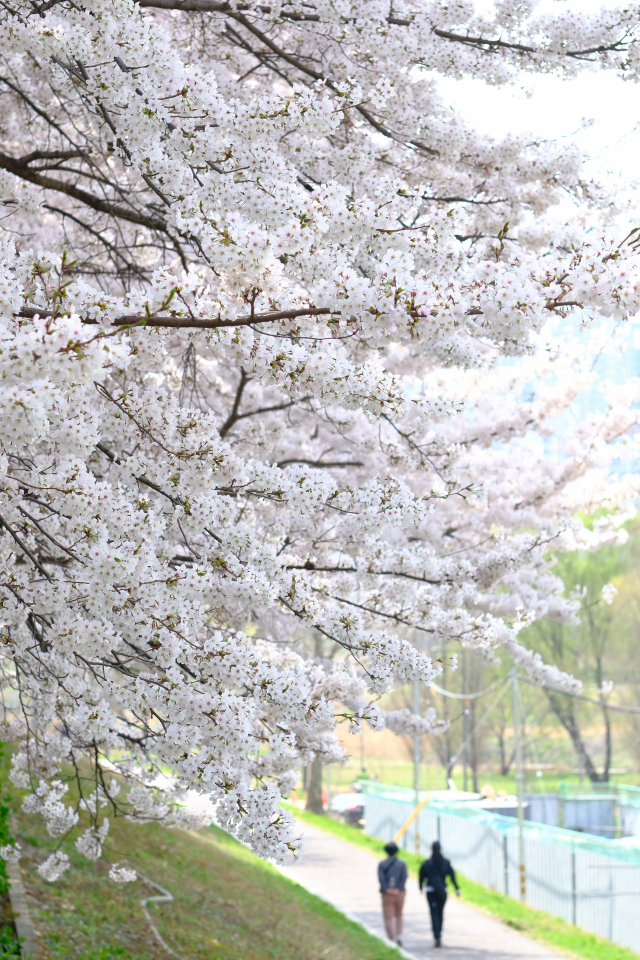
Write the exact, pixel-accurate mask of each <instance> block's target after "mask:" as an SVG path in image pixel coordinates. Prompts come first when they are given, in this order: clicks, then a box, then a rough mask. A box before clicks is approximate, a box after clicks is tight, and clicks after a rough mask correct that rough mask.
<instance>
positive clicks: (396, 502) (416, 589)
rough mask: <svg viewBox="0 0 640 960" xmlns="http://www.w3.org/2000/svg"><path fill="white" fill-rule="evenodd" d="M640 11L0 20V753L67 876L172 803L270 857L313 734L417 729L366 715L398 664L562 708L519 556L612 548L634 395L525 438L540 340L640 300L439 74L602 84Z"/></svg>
mask: <svg viewBox="0 0 640 960" xmlns="http://www.w3.org/2000/svg"><path fill="white" fill-rule="evenodd" d="M639 9H640V8H639V7H638V6H637V5H631V6H628V7H625V8H624V10H617V11H608V12H605V13H602V14H600V15H599V16H594V17H586V16H583V15H580V14H577V13H575V12H571V11H568V10H565V8H564V7H563V8H562V12H561V13H560V15H545V16H542V17H538V18H536V15H535V10H534V4H532V3H520V2H518V3H516V2H509V0H504V2H500V3H497V4H496V6H495V9H494V10H493V12H492V13H491V15H490V16H488V17H486V18H483V17H478V16H476V15H475V14H474V11H473V7H472V5H471V4H468V3H461V2H460V3H455V2H454V3H448V4H440V3H429V2H426V0H415V2H413V0H412V2H410V3H394V4H393V5H390V4H389V3H388V2H386V3H379V2H376V0H370V2H368V3H366V4H364V3H356V2H355V0H354V2H352V3H350V2H347V0H345V2H334V3H325V2H323V0H318V2H317V3H304V4H299V5H296V4H293V3H292V4H287V3H278V2H275V3H268V4H261V3H257V4H252V3H244V2H239V0H238V2H223V0H140V2H138V3H136V2H133V0H111V2H110V3H108V4H107V3H102V2H99V0H86V2H85V0H79V2H78V0H73V2H72V0H42V2H38V0H31V2H26V0H24V2H23V0H17V2H15V3H7V4H5V5H4V6H3V10H2V13H1V14H0V37H1V40H2V49H3V69H2V74H1V76H0V89H1V91H2V99H1V100H0V103H1V105H2V118H3V119H2V141H3V144H2V148H1V152H0V169H1V170H2V175H1V176H2V187H3V190H2V203H3V211H4V217H3V219H2V221H1V224H2V228H3V233H2V239H1V242H2V247H1V251H0V256H1V282H0V307H1V311H0V312H1V317H2V319H1V325H0V367H1V370H2V381H1V386H0V390H1V391H2V407H1V411H0V445H1V451H2V457H1V475H2V486H1V491H0V525H1V531H0V555H1V561H2V566H1V572H0V598H1V602H2V624H3V626H2V634H1V636H2V676H3V689H4V705H5V727H4V734H3V736H4V737H5V739H12V740H16V741H18V743H19V744H20V746H19V749H18V750H17V752H16V753H15V755H14V759H13V772H12V777H13V782H14V783H15V784H16V785H18V786H20V787H23V788H28V789H29V790H30V792H29V793H28V795H27V797H26V800H25V801H24V805H25V809H26V810H28V811H31V812H34V813H39V814H41V815H42V816H43V817H44V819H45V821H46V824H47V829H48V831H49V833H50V835H51V836H53V837H60V838H63V837H64V836H66V835H67V834H68V833H69V832H70V831H74V830H75V829H76V827H77V824H78V820H79V811H80V810H83V811H85V813H86V814H88V816H89V818H90V826H89V827H88V828H87V829H85V830H84V832H83V833H82V834H81V835H79V836H78V838H77V841H76V842H77V847H78V849H79V850H80V852H81V853H83V854H84V855H85V856H87V857H88V858H89V859H97V858H98V857H100V856H101V854H102V847H103V843H104V840H105V838H106V835H107V831H108V820H107V819H106V818H105V816H104V815H105V813H109V814H110V815H127V816H130V817H133V818H138V819H140V820H149V819H160V820H163V821H164V822H166V823H169V824H184V823H192V822H194V818H195V817H196V814H195V813H193V812H192V811H191V809H190V808H189V807H188V806H185V805H184V804H183V803H182V802H181V800H182V798H183V796H184V791H186V790H190V791H192V792H193V791H195V792H197V793H200V794H202V795H204V796H205V797H209V798H211V800H212V801H213V803H214V804H215V809H216V815H217V817H218V819H219V821H220V822H221V823H222V824H224V825H225V826H226V827H227V828H228V829H230V830H233V831H235V832H236V833H237V835H238V836H239V837H241V838H242V839H243V840H245V841H247V842H248V843H250V844H251V846H252V848H253V849H254V850H255V851H256V852H258V853H259V854H260V855H262V856H271V857H275V858H276V859H281V858H282V857H283V856H284V855H285V854H286V853H287V851H289V850H292V851H294V852H295V851H297V850H299V849H300V846H301V840H300V838H299V837H298V834H297V830H296V827H295V824H294V822H293V820H292V818H291V817H290V816H289V814H287V813H286V812H285V811H284V810H283V809H282V808H281V807H280V806H279V802H280V797H281V794H282V792H285V791H287V790H288V789H290V787H291V786H292V784H293V779H294V778H295V773H293V772H292V771H295V770H296V769H298V768H299V766H300V764H303V763H308V762H311V760H312V759H313V758H314V757H315V758H320V759H321V760H323V761H330V762H336V761H338V760H339V759H340V758H341V756H342V754H341V750H340V748H339V746H338V742H337V739H336V737H335V735H334V730H335V725H336V723H337V722H346V723H349V724H350V725H351V728H352V730H353V731H354V732H357V730H358V729H359V728H360V726H361V724H362V723H370V724H371V725H372V726H373V727H378V728H379V727H381V726H383V725H384V724H385V720H386V722H387V723H388V725H389V727H390V728H391V729H393V730H395V731H396V732H400V733H403V732H404V733H408V734H410V735H413V736H417V735H420V734H422V733H427V732H430V731H432V730H434V729H437V727H438V723H439V721H438V719H437V717H435V715H431V714H429V715H428V716H427V717H423V718H418V717H414V716H412V715H411V714H409V713H406V714H405V713H403V712H402V711H394V712H393V713H390V714H389V715H388V717H387V718H385V714H384V711H382V710H381V709H380V708H379V706H378V700H379V698H380V696H381V695H382V694H384V693H385V692H387V691H388V690H390V688H391V687H392V685H393V684H394V683H397V682H400V683H403V682H406V681H409V680H413V679H417V680H418V681H419V682H421V683H424V684H427V683H429V682H430V681H432V680H433V679H434V678H435V677H436V676H437V675H438V673H439V672H440V670H441V669H442V665H441V663H440V662H438V658H437V657H434V658H431V657H430V656H429V655H428V654H427V653H424V652H421V650H420V649H419V644H416V643H414V642H411V639H412V638H415V637H416V636H423V637H424V638H425V643H426V645H427V646H429V647H434V646H437V645H438V644H445V643H446V644H447V645H448V649H449V650H452V649H454V644H456V643H458V644H462V645H466V646H470V647H476V648H479V649H481V650H483V651H484V652H485V653H486V655H487V656H489V657H490V656H493V655H495V652H496V651H498V650H499V649H504V650H506V652H507V653H508V654H509V655H510V656H512V657H513V658H514V659H515V660H516V662H518V663H519V664H520V665H521V667H522V669H526V670H528V671H529V672H530V674H531V675H532V676H533V677H534V678H538V679H543V680H545V682H550V683H553V684H555V685H556V686H559V687H563V688H570V689H571V688H573V687H576V686H578V685H579V684H578V681H576V680H574V679H573V678H571V677H569V676H567V675H566V674H562V673H561V672H560V671H558V670H557V669H555V668H554V667H553V665H547V664H545V663H543V662H542V660H541V659H540V657H539V656H537V655H534V654H532V653H531V652H529V651H528V650H527V649H526V648H524V647H523V646H522V645H520V644H519V643H518V640H517V635H518V631H519V629H520V628H521V627H522V626H523V625H524V624H526V623H529V622H531V621H532V620H533V619H536V618H542V617H545V616H551V617H554V618H556V619H559V620H563V619H564V620H566V619H570V618H571V617H572V616H574V613H575V603H574V602H573V601H572V600H571V599H567V598H565V597H564V596H563V594H562V583H561V582H560V580H559V579H558V578H557V577H555V576H554V574H553V571H552V569H551V566H550V561H549V559H548V553H549V550H550V549H551V548H553V549H554V550H559V549H560V550H562V549H566V550H572V549H576V548H584V549H596V548H597V547H598V546H599V545H601V544H602V543H605V542H606V543H610V542H615V541H616V539H619V538H620V537H622V536H623V535H624V534H623V532H621V524H622V522H623V520H624V518H625V516H626V514H625V512H624V510H625V504H627V503H628V501H629V500H630V498H632V497H633V496H634V495H635V494H636V492H637V489H638V483H637V480H636V478H635V477H634V476H633V475H622V474H620V473H619V474H618V475H617V476H615V477H613V478H612V476H611V472H610V464H611V463H612V461H613V460H614V459H617V460H619V459H620V457H621V456H622V455H623V454H622V452H621V451H623V450H624V451H627V452H629V451H631V452H632V453H633V451H634V441H633V437H632V436H631V434H630V431H631V428H633V427H634V425H635V424H636V421H637V413H636V412H635V411H634V404H635V403H636V401H637V400H638V399H639V398H640V388H639V386H638V384H637V383H630V384H627V385H625V386H624V387H623V388H613V387H608V388H607V391H608V392H607V393H606V398H605V405H604V410H603V412H602V413H600V414H598V415H595V414H594V415H592V416H591V417H589V418H587V419H586V420H583V421H582V422H580V423H577V424H575V425H574V426H573V427H572V428H571V429H569V428H565V429H563V434H562V437H561V438H560V439H559V440H558V443H557V444H556V445H555V446H553V445H550V444H549V442H548V439H547V438H548V436H549V434H550V433H551V432H552V431H553V423H554V421H557V418H558V417H559V416H560V415H561V414H562V413H563V411H566V410H567V409H568V408H570V406H571V404H572V402H573V401H574V399H575V397H576V396H577V395H578V394H579V393H580V392H581V391H582V390H584V389H588V388H591V387H592V385H593V381H594V376H593V373H592V366H593V364H592V363H591V359H592V357H591V356H590V350H597V349H598V345H597V342H594V345H593V346H589V343H588V342H587V340H586V338H583V341H582V343H581V344H580V346H579V347H578V348H576V347H575V345H574V344H572V342H571V341H569V340H567V341H563V342H559V343H558V344H552V342H551V341H550V340H549V334H548V333H547V331H548V329H549V324H550V322H551V321H553V320H554V318H556V320H557V318H559V319H560V320H562V318H566V317H567V316H568V314H570V313H571V312H572V311H574V310H576V309H580V310H582V311H583V316H584V317H588V318H591V319H592V320H594V321H597V320H598V318H610V319H611V320H613V321H614V322H621V321H624V320H626V319H627V317H628V316H629V315H630V314H632V313H633V312H634V311H635V310H636V309H637V306H638V300H639V297H640V286H639V283H638V273H637V257H636V248H635V241H636V240H637V238H638V233H637V232H636V231H632V232H631V233H629V234H628V235H627V236H626V237H624V239H622V237H623V236H624V234H620V232H619V230H618V229H617V227H616V226H615V224H614V222H613V221H614V220H615V216H616V214H617V211H618V209H619V206H618V201H617V199H616V197H615V196H614V195H613V194H612V192H611V191H610V190H609V189H608V187H607V186H606V185H602V184H596V183H593V182H591V181H588V180H587V179H586V178H585V176H584V175H583V173H582V164H583V157H582V156H581V155H580V152H579V150H578V149H577V148H575V147H574V146H567V145H566V144H565V145H564V146H563V147H562V149H559V148H558V146H557V145H556V144H554V143H550V142H545V141H543V140H540V139H536V138H534V137H531V138H525V137H519V136H512V137H508V138H507V139H506V140H504V141H501V142H497V141H494V140H492V139H490V138H486V137H482V136H480V135H479V134H478V133H477V132H475V131H474V130H473V129H471V128H469V127H468V126H466V125H465V124H464V123H463V122H462V120H461V119H460V118H459V117H458V116H456V115H455V114H454V113H453V112H452V111H450V110H449V109H447V108H446V105H445V104H444V103H443V102H442V100H441V97H440V94H439V90H438V76H448V77H455V78H461V77H475V78H480V79H482V80H485V81H486V82H488V83H492V84H509V83H516V82H518V81H519V79H520V78H521V77H522V75H526V74H527V73H539V72H549V73H555V74H558V75H561V76H565V77H571V76H575V75H576V74H577V73H578V72H579V71H581V70H598V69H609V70H616V71H619V72H620V73H621V75H623V76H624V77H625V78H627V79H628V80H630V81H634V80H636V79H637V73H638V62H639V61H638V45H637V36H638V16H639V14H638V11H639ZM560 209H561V211H562V214H561V215H560V214H559V210H560ZM587 222H588V223H589V225H590V232H589V236H588V238H587V236H586V234H585V223H587ZM587 240H588V242H587ZM558 322H559V321H558ZM505 357H506V358H509V359H508V360H504V359H501V358H505ZM602 507H605V511H604V515H601V517H600V519H599V520H598V521H597V522H596V524H595V525H594V527H593V528H590V527H587V526H585V525H584V524H583V523H582V521H581V520H579V519H576V513H577V511H578V510H581V511H583V512H590V511H593V510H595V509H597V508H598V509H599V508H602ZM309 637H319V638H322V640H323V643H325V644H326V645H327V648H329V647H331V648H332V649H333V650H334V653H335V655H333V656H332V657H329V658H327V657H325V659H324V660H323V659H322V658H314V657H311V656H309V655H307V653H306V652H305V651H307V650H308V644H307V641H308V638H309ZM68 769H74V770H75V771H76V772H77V791H78V795H79V799H78V801H77V802H75V801H74V802H68V801H66V800H65V791H66V789H67V784H66V783H65V782H63V780H64V776H63V773H61V771H66V770H68ZM167 771H170V773H168V772H167ZM61 777H62V779H61ZM123 787H124V789H123ZM4 852H5V854H6V855H7V856H12V855H13V853H12V852H11V851H6V850H5V851H4ZM67 865H68V860H67V858H66V856H65V854H64V853H63V852H61V851H57V852H56V853H55V854H53V855H52V856H51V858H50V859H49V860H48V861H46V863H45V864H43V865H42V867H41V872H42V873H43V875H44V876H45V877H47V879H50V880H53V879H55V878H56V877H57V876H59V875H60V873H62V872H63V870H64V869H66V867H67ZM110 875H111V877H112V879H113V880H115V881H117V882H126V881H127V880H131V879H133V877H134V874H133V873H132V871H130V870H128V869H127V868H123V867H120V866H119V865H117V864H116V865H114V866H113V867H112V869H111V873H110Z"/></svg>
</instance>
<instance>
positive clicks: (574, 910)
mask: <svg viewBox="0 0 640 960" xmlns="http://www.w3.org/2000/svg"><path fill="white" fill-rule="evenodd" d="M577 905H578V894H577V891H576V851H575V849H573V848H572V849H571V923H572V924H573V925H574V927H575V925H576V916H577Z"/></svg>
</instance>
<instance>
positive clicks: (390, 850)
mask: <svg viewBox="0 0 640 960" xmlns="http://www.w3.org/2000/svg"><path fill="white" fill-rule="evenodd" d="M384 852H385V853H386V854H388V855H389V856H390V857H395V855H396V853H397V852H398V844H397V843H394V842H393V840H392V841H391V843H387V844H386V845H385V847H384Z"/></svg>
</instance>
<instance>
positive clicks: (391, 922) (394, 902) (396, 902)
mask: <svg viewBox="0 0 640 960" xmlns="http://www.w3.org/2000/svg"><path fill="white" fill-rule="evenodd" d="M403 907H404V890H403V891H402V893H383V894H382V915H383V916H384V925H385V927H386V929H387V936H388V937H389V940H397V939H398V937H399V936H401V934H402V908H403Z"/></svg>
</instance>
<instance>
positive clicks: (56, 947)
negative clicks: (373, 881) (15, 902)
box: [20, 818, 400, 960]
mask: <svg viewBox="0 0 640 960" xmlns="http://www.w3.org/2000/svg"><path fill="white" fill-rule="evenodd" d="M20 833H21V840H22V842H23V845H25V841H27V844H28V846H27V854H28V857H27V859H26V861H23V876H24V878H25V882H26V885H27V887H28V890H29V893H30V894H31V895H32V897H33V898H34V899H35V901H36V902H37V904H38V907H39V909H38V910H37V911H36V913H35V921H36V924H37V927H38V929H39V931H40V933H41V935H42V939H43V942H44V945H45V946H46V949H47V951H48V957H47V960H157V958H158V957H159V956H160V955H161V954H163V953H164V952H163V951H161V950H160V948H159V946H158V944H157V943H156V942H155V940H154V939H153V936H152V934H151V932H150V930H149V927H148V925H147V924H146V922H145V920H144V917H143V915H142V911H141V909H140V898H141V897H145V896H154V895H155V894H156V893H157V891H155V890H153V889H151V888H150V887H149V886H148V885H146V884H144V883H142V882H136V883H135V884H127V885H124V886H119V885H116V884H114V883H112V882H111V881H109V880H108V879H107V877H106V872H107V870H108V867H107V866H105V865H104V864H102V863H101V862H98V863H97V864H92V863H89V861H87V860H86V859H84V858H83V857H81V856H80V855H79V854H78V853H77V852H76V851H75V849H74V848H73V846H72V845H71V844H69V845H65V847H64V848H63V849H65V852H67V853H68V854H69V857H70V858H71V860H72V862H73V869H72V870H69V871H68V872H67V873H66V874H64V875H63V877H62V878H61V879H60V880H58V881H57V882H56V883H53V884H51V883H47V882H46V881H44V880H42V879H41V878H40V877H39V875H38V874H37V873H36V871H35V866H36V864H37V863H38V862H40V861H42V860H43V859H44V858H45V856H46V855H47V852H48V849H52V848H53V843H52V841H50V840H49V839H48V838H47V840H45V839H44V835H43V833H42V831H41V828H39V826H38V825H37V824H36V823H35V821H30V822H28V821H26V818H23V820H22V825H21V830H20ZM105 853H106V855H107V857H108V859H109V860H110V861H111V862H116V861H120V862H123V861H126V862H128V863H129V864H130V865H131V866H133V867H134V868H135V869H137V870H139V872H140V873H142V874H144V875H146V876H148V877H149V878H150V879H151V880H155V881H156V882H157V883H160V884H161V885H162V886H164V887H166V888H167V889H168V890H169V891H170V892H171V893H172V894H173V895H174V897H175V901H174V902H173V903H171V904H162V905H157V904H149V910H150V912H151V914H152V916H153V917H154V922H155V923H156V925H157V927H158V929H159V931H160V933H161V935H162V936H163V937H164V939H165V940H166V941H167V943H168V944H169V945H170V946H171V948H172V949H173V950H175V952H176V953H177V954H178V955H179V956H180V957H184V958H187V960H271V958H277V960H400V955H399V953H398V951H396V950H394V949H392V948H391V947H389V946H387V945H386V944H385V943H383V942H382V941H380V940H378V939H377V938H376V937H373V936H370V935H369V934H368V933H367V932H366V931H365V930H364V929H363V928H362V927H360V926H359V925H358V924H356V923H353V922H351V921H350V920H347V918H346V917H344V916H343V915H342V914H341V913H339V912H338V911H337V910H335V909H334V908H333V907H331V906H330V905H329V904H327V903H325V902H324V901H323V900H320V899H318V898H317V897H314V896H312V894H310V893H308V892H307V891H306V890H304V888H302V887H301V886H299V885H298V884H296V883H294V882H293V881H290V880H288V879H287V878H285V877H283V876H282V875H281V874H280V873H278V871H277V870H276V869H275V868H274V867H273V866H271V865H269V864H266V863H264V862H263V861H261V860H258V858H257V857H255V856H253V854H251V853H250V852H249V851H248V850H247V849H246V848H245V847H243V846H242V845H241V844H239V843H238V842H236V841H235V840H233V839H232V838H231V837H229V836H228V835H227V834H225V833H224V832H222V831H220V830H217V829H216V828H209V829H208V830H203V831H201V832H199V833H186V832H184V831H180V830H165V829H163V828H161V827H159V826H157V825H155V824H150V825H146V826H140V825H133V824H129V823H126V822H123V821H116V822H114V823H112V829H111V832H110V834H109V837H108V841H107V845H106V849H105Z"/></svg>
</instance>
